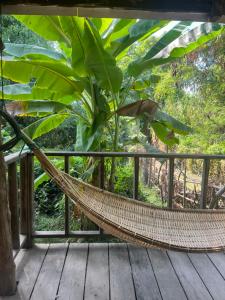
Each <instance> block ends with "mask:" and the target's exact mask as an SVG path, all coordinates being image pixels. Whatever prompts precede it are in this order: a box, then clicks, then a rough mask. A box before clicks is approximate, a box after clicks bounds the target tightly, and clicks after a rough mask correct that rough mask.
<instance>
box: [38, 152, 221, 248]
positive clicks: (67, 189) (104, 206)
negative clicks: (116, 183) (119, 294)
mask: <svg viewBox="0 0 225 300" xmlns="http://www.w3.org/2000/svg"><path fill="white" fill-rule="evenodd" d="M33 151H34V154H35V156H36V157H37V159H38V160H39V161H40V162H41V165H42V167H43V169H44V170H45V171H46V172H47V173H48V174H49V175H50V176H51V178H52V179H53V180H54V181H55V182H56V183H57V185H58V186H59V187H60V188H61V189H62V190H63V192H64V193H65V194H66V195H67V196H68V197H69V198H70V199H71V200H72V201H73V202H74V203H76V205H77V206H78V207H79V208H80V209H81V211H82V212H83V213H84V214H85V215H86V216H87V217H88V218H89V219H90V220H91V221H93V222H94V223H95V224H97V225H98V226H99V227H100V228H102V229H103V230H105V231H106V232H107V233H109V234H112V235H113V236H115V237H118V238H120V239H123V240H126V241H128V242H131V243H135V244H138V245H140V246H144V247H158V248H164V249H172V250H177V251H190V252H207V251H220V250H224V249H225V211H218V210H217V211H215V210H207V211H206V210H194V211H193V210H192V211H191V210H169V209H161V208H155V207H152V206H151V205H149V204H146V203H143V202H140V201H136V200H132V199H129V198H126V197H122V196H119V195H116V194H113V193H110V192H107V191H105V190H102V189H99V188H96V187H94V186H92V185H89V184H87V183H84V182H82V181H80V180H78V179H75V178H73V177H72V176H70V175H68V174H66V173H64V172H61V171H60V170H58V169H57V168H55V167H54V166H53V165H52V163H51V162H50V161H49V160H48V158H47V157H46V155H45V154H44V153H43V152H42V151H41V150H39V149H33Z"/></svg>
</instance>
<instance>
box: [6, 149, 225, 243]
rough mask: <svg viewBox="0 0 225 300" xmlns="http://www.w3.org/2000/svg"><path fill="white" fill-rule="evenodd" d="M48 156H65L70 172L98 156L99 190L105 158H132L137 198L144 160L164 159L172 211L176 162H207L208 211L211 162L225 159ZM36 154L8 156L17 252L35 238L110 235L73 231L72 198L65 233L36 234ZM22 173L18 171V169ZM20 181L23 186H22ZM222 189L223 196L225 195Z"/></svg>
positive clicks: (204, 179) (61, 154)
mask: <svg viewBox="0 0 225 300" xmlns="http://www.w3.org/2000/svg"><path fill="white" fill-rule="evenodd" d="M46 155H47V156H54V157H63V158H64V171H65V172H66V173H69V172H70V165H69V158H70V157H95V158H98V159H99V161H100V165H99V187H100V188H104V187H105V159H106V158H112V157H115V158H131V159H133V160H134V164H133V165H134V173H133V174H134V176H133V178H134V179H133V198H135V199H138V197H139V195H138V193H139V188H138V187H139V177H140V176H139V173H140V170H139V165H140V159H142V158H163V159H166V160H168V162H169V164H168V199H167V206H168V208H170V209H171V208H173V198H174V166H175V159H200V160H202V161H203V172H202V180H201V196H200V208H203V209H205V208H206V195H207V189H208V180H209V170H210V161H211V160H215V159H218V160H225V155H203V154H176V153H157V154H147V153H119V152H116V153H115V152H110V153H109V152H85V153H84V152H69V151H66V152H47V153H46ZM33 158H34V157H33V154H32V153H31V152H23V153H22V154H19V153H15V154H11V155H9V156H7V157H5V162H6V164H7V166H8V186H9V204H10V210H11V216H12V218H11V228H12V241H13V247H14V249H18V248H20V247H25V248H29V247H31V246H32V240H33V238H70V237H74V238H79V237H85V238H89V237H99V236H101V235H104V236H106V234H104V233H103V232H102V231H101V230H94V231H71V230H70V224H69V218H70V210H69V199H68V198H67V197H65V222H64V231H36V230H35V228H34V224H33V202H34V189H33V183H34V169H33ZM19 166H20V168H19V171H18V167H19ZM18 181H19V184H18ZM224 192H225V190H224V188H223V189H221V191H220V193H219V194H218V195H219V196H220V195H221V194H222V193H224Z"/></svg>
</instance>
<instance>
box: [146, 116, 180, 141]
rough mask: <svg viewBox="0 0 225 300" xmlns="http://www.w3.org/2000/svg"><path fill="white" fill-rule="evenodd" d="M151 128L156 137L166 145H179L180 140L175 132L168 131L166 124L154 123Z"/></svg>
mask: <svg viewBox="0 0 225 300" xmlns="http://www.w3.org/2000/svg"><path fill="white" fill-rule="evenodd" d="M151 126H152V128H153V130H154V132H155V134H156V136H157V137H158V138H159V139H160V140H161V141H162V142H163V143H164V144H166V145H168V146H173V145H175V144H179V139H178V138H177V137H175V135H174V132H173V131H172V130H170V129H168V128H167V127H166V126H165V125H164V124H162V123H160V122H157V121H154V122H151Z"/></svg>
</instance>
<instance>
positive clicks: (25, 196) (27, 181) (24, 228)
mask: <svg viewBox="0 0 225 300" xmlns="http://www.w3.org/2000/svg"><path fill="white" fill-rule="evenodd" d="M33 176H34V174H33V156H32V155H31V153H28V154H27V155H26V156H25V157H24V158H22V159H21V164H20V185H21V213H20V214H21V215H20V217H21V225H20V226H21V234H24V235H25V236H26V242H25V243H24V245H23V247H24V248H30V247H32V231H33V197H34V195H33V184H34V180H33Z"/></svg>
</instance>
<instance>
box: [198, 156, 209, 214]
mask: <svg viewBox="0 0 225 300" xmlns="http://www.w3.org/2000/svg"><path fill="white" fill-rule="evenodd" d="M209 168H210V160H209V159H206V158H205V159H204V162H203V173H202V183H201V196H200V208H206V202H207V191H208V181H209Z"/></svg>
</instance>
